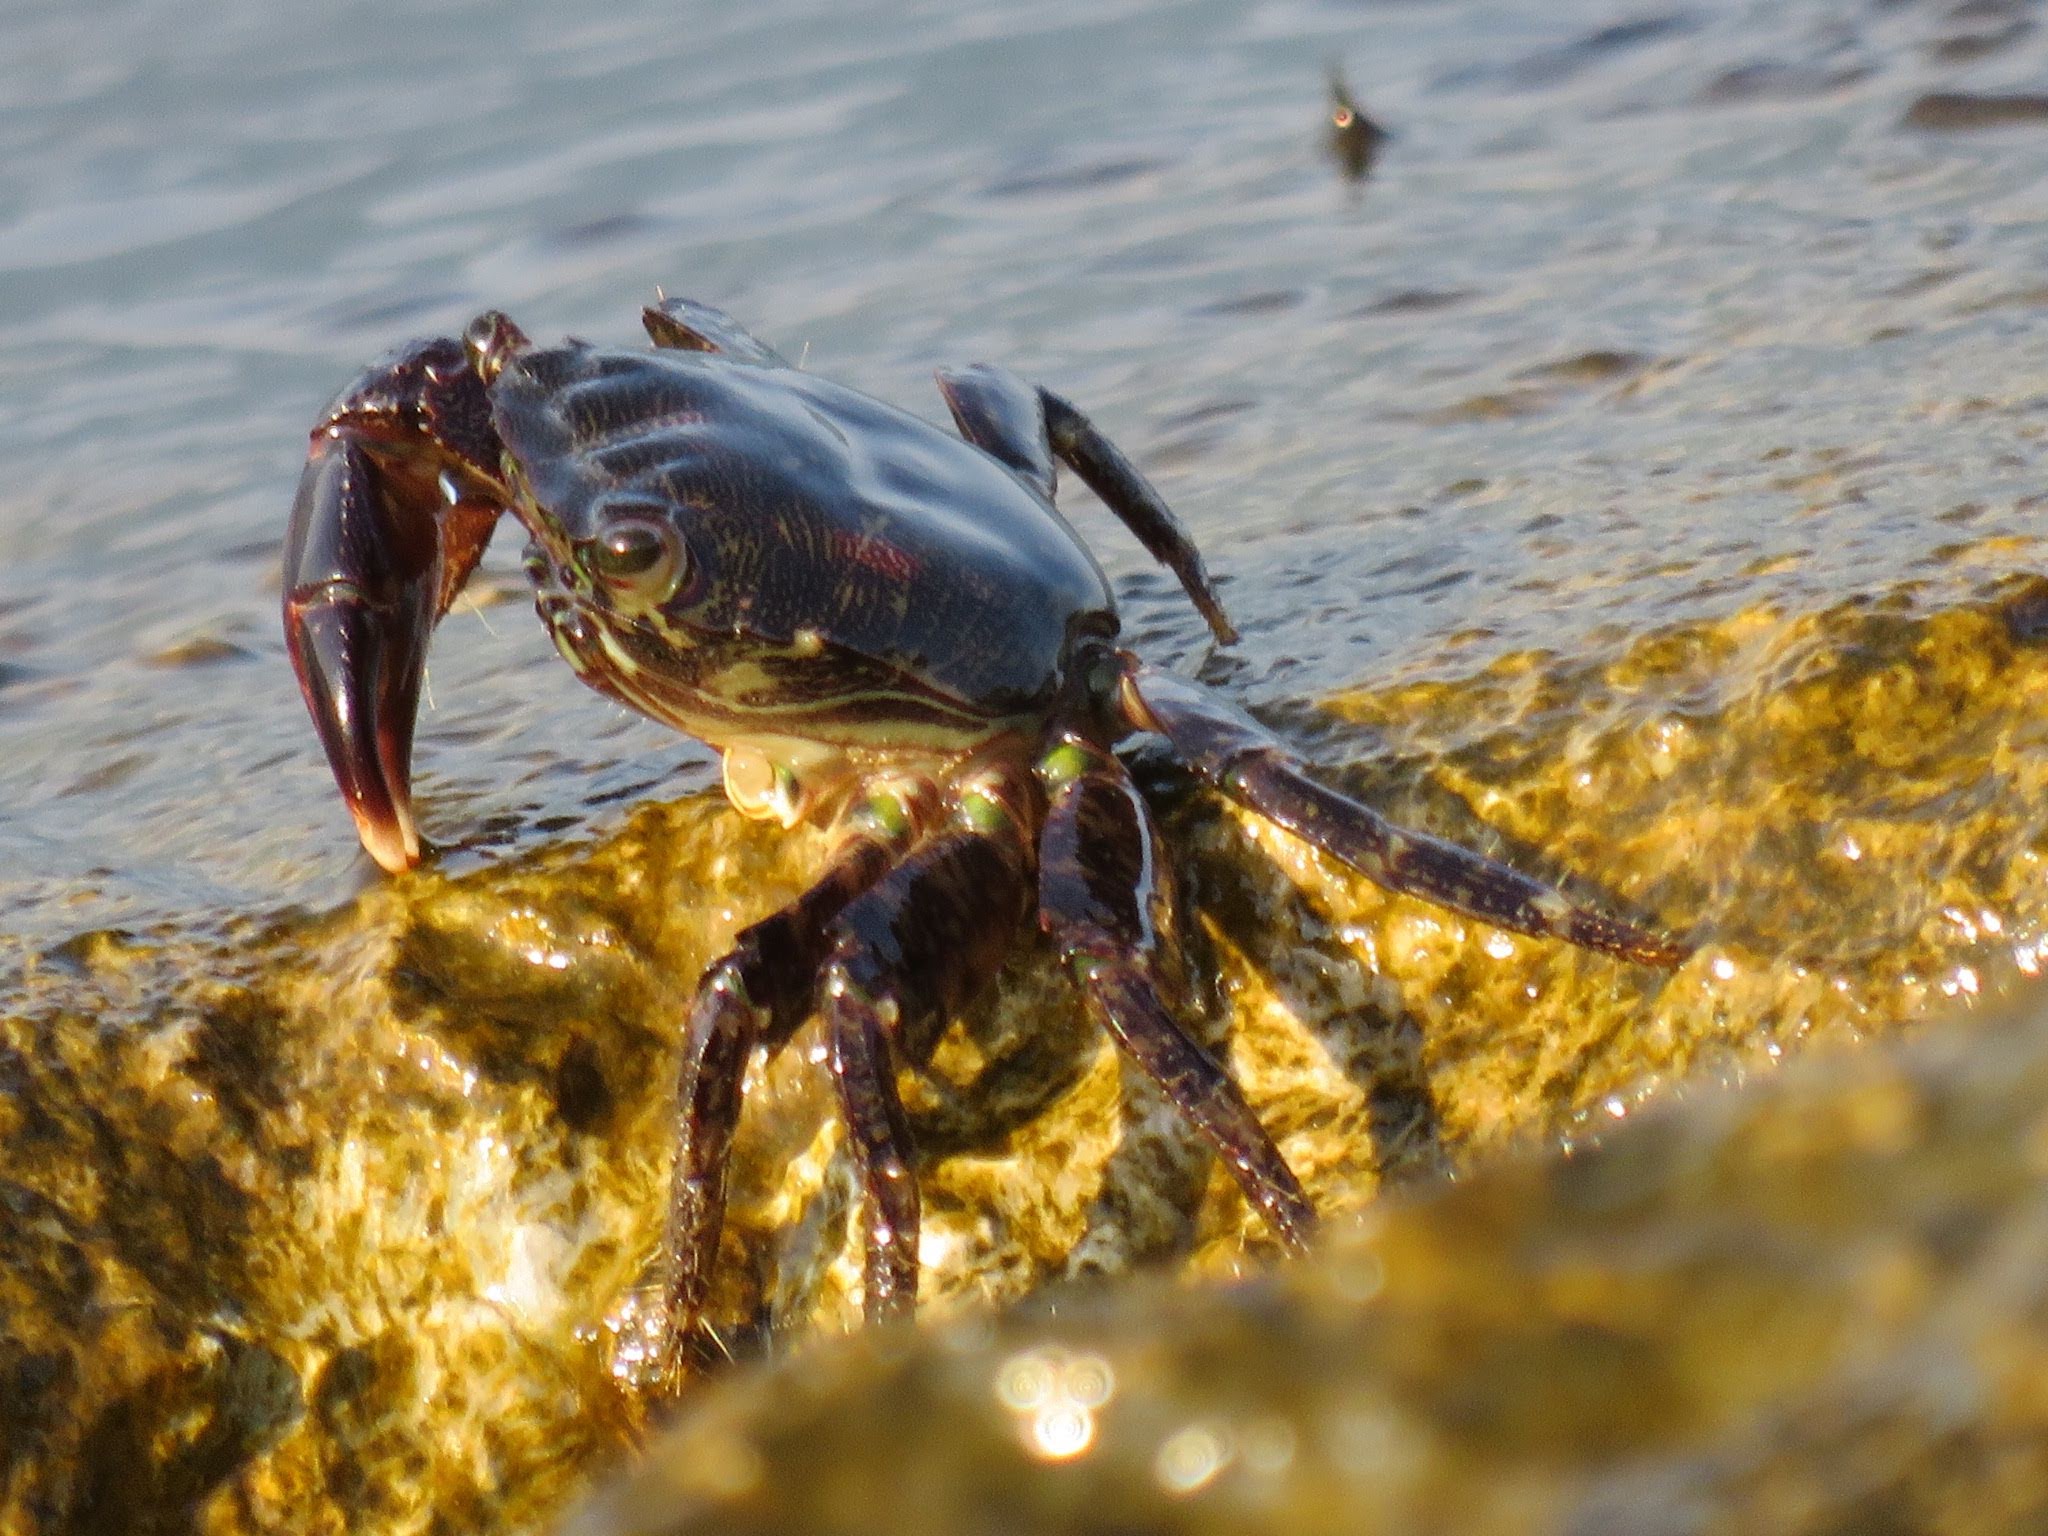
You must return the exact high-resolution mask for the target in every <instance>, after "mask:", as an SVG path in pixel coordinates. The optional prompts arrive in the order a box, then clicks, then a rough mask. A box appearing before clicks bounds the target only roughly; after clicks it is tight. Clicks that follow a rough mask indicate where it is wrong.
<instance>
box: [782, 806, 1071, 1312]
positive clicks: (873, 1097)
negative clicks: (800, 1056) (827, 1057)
mask: <svg viewBox="0 0 2048 1536" xmlns="http://www.w3.org/2000/svg"><path fill="white" fill-rule="evenodd" d="M987 803H988V802H983V804H984V805H986V804H987ZM967 814H968V818H969V822H970V824H969V825H966V826H961V827H958V828H955V829H953V830H950V831H944V832H940V833H938V834H936V835H935V836H933V837H932V838H930V839H929V840H927V841H926V842H924V843H921V844H919V845H918V846H917V847H916V848H914V849H912V850H911V852H910V855H909V857H908V858H906V859H905V860H904V861H903V862H902V863H901V864H898V865H897V866H896V867H895V868H894V869H892V870H891V871H890V872H889V873H888V874H887V875H885V876H884V877H883V878H882V879H881V880H879V881H878V882H876V884H875V885H873V886H871V887H870V888H869V889H868V890H867V891H866V892H865V893H864V894H863V895H861V896H859V897H857V898H855V899H854V900H853V901H852V902H850V903H849V904H848V905H847V908H846V910H845V911H844V912H842V913H841V914H840V917H839V920H838V921H837V922H836V923H835V924H833V932H834V936H835V943H834V946H833V950H832V956H831V958H830V959H829V960H828V961H827V962H826V964H825V970H824V977H823V982H824V985H823V988H822V992H823V1012H824V1020H825V1033H826V1038H827V1041H828V1044H829V1048H830V1051H831V1061H832V1074H833V1080H834V1083H835V1085H836V1086H837V1088H838V1092H839V1104H840V1112H841V1114H842V1115H843V1116H844V1117H845V1121H846V1130H847V1142H848V1146H849V1148H850V1150H851V1152H852V1154H853V1162H854V1168H855V1170H856V1173H857V1175H858V1177H859V1179H860V1187H861V1198H862V1223H863V1228H864V1237H865V1244H866V1252H865V1260H864V1266H863V1276H864V1281H865V1285H864V1294H863V1306H864V1310H865V1311H866V1314H867V1318H868V1321H869V1322H878V1321H881V1320H883V1319H888V1318H907V1317H909V1316H910V1315H911V1313H912V1312H913V1311H915V1310H916V1306H917V1271H918V1225H919V1219H920V1215H919V1205H918V1194H917V1181H916V1178H915V1177H914V1176H913V1173H912V1169H911V1156H912V1148H911V1142H910V1132H909V1128H908V1126H907V1124H906V1123H905V1121H904V1117H903V1105H902V1101H901V1100H900V1099H899V1098H898V1097H897V1094H896V1069H895V1065H894V1058H895V1054H896V1052H897V1051H898V1050H911V1051H914V1050H915V1048H916V1047H917V1046H919V1045H920V1044H921V1043H922V1041H923V1040H924V1039H926V1038H928V1033H927V1032H928V1031H929V1030H930V1029H931V1028H932V1026H933V1025H935V1024H936V1023H938V1022H940V1021H942V1020H944V1019H945V1018H946V1017H947V1016H949V1015H950V1014H951V1013H953V1011H954V1010H955V1009H957V1008H958V1007H959V1006H960V1005H961V1004H963V1003H964V1002H966V1001H967V1000H968V998H969V997H970V996H971V995H972V993H973V992H974V991H975V990H976V989H977V988H978V987H979V985H980V984H981V983H982V982H984V981H986V980H987V979H988V978H989V977H990V976H991V975H992V974H993V973H994V971H995V969H996V967H997V965H998V963H999V962H1000V961H1001V958H1002V954H1003V951H1004V950H1005V949H1006V948H1007V947H1008V946H1009V943H1010V939H1011V937H1012V935H1013V934H1014V932H1015V930H1016V926H1017V923H1018V921H1019V919H1020V918H1021V917H1022V916H1023V914H1024V910H1025V905H1026V902H1027V900H1028V897H1029V889H1028V887H1029V878H1030V871H1029V868H1028V865H1027V863H1026V859H1025V855H1024V852H1023V849H1022V845H1021V842H1020V841H1019V839H1018V838H1017V837H1016V836H1015V835H1014V828H1011V827H989V826H982V825H975V824H973V823H974V822H975V821H978V820H979V819H980V812H978V810H977V808H976V807H975V805H974V803H973V802H972V801H970V803H969V808H968V813H967ZM994 815H996V816H1000V817H1004V818H1007V816H1008V813H1007V812H1006V811H1002V810H1001V809H1000V808H996V809H995V811H994Z"/></svg>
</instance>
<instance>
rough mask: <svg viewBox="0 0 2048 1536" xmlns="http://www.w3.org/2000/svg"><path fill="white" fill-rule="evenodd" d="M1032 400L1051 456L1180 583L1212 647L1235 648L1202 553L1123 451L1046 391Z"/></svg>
mask: <svg viewBox="0 0 2048 1536" xmlns="http://www.w3.org/2000/svg"><path fill="white" fill-rule="evenodd" d="M1038 398H1039V402H1040V404H1041V406H1042V408H1043V409H1044V411H1045V431H1046V436H1047V438H1048V439H1049V440H1050V441H1051V443H1052V451H1053V452H1054V453H1056V454H1058V455H1059V456H1060V458H1061V459H1063V460H1064V461H1065V462H1066V463H1067V464H1069V465H1071V466H1072V467H1073V470H1074V473H1075V474H1077V475H1079V476H1080V477H1081V478H1082V479H1083V480H1084V481H1086V482H1087V484H1088V489H1090V490H1091V491H1093V492H1094V493H1095V494H1096V495H1098V496H1100V497H1101V498H1102V501H1103V505H1105V506H1107V507H1108V508H1109V510H1110V511H1112V512H1114V513H1115V514H1116V515H1117V518H1118V519H1119V520H1120V521H1121V522H1122V523H1123V525H1124V526H1125V527H1126V528H1128V529H1130V530H1131V532H1132V533H1133V534H1135V535H1136V536H1137V540H1138V542H1139V543H1140V544H1143V545H1144V546H1145V548H1146V550H1147V551H1148V552H1150V554H1151V556H1152V558H1153V559H1154V560H1157V561H1158V562H1159V563H1160V564H1161V565H1163V566H1165V567H1167V569H1169V570H1171V571H1172V572H1173V574H1174V575H1176V576H1178V577H1179V578H1180V584H1181V586H1182V587H1183V588H1184V589H1185V590H1186V592H1187V594H1188V597H1189V599H1190V600H1191V601H1192V602H1193V603H1194V605H1195V606H1196V607H1197V608H1199V609H1200V610H1201V611H1202V617H1203V618H1205V619H1207V620H1208V621H1209V628H1210V630H1211V632H1213V633H1214V634H1215V636H1216V639H1217V642H1218V643H1219V644H1222V645H1232V644H1235V643H1236V640H1237V630H1236V628H1235V626H1233V625H1232V624H1231V622H1230V619H1229V617H1228V616H1227V615H1225V613H1224V612H1223V601H1222V599H1221V598H1219V597H1217V595H1216V588H1215V586H1214V584H1213V583H1212V582H1211V581H1210V580H1209V570H1208V567H1207V566H1205V565H1204V564H1203V563H1202V552H1201V551H1200V550H1198V549H1197V548H1195V541H1194V540H1193V539H1191V538H1190V537H1188V531H1187V529H1186V528H1184V527H1182V526H1181V521H1180V519H1179V518H1177V517H1175V516H1174V515H1173V509H1172V508H1171V507H1169V506H1167V504H1166V501H1165V499H1164V498H1163V497H1161V496H1160V494H1159V493H1158V492H1157V491H1155V490H1154V489H1153V488H1152V483H1151V482H1150V481H1149V480H1147V479H1146V478H1145V477H1144V476H1143V475H1141V474H1139V473H1138V467H1137V466H1136V465H1135V464H1133V463H1132V462H1131V461H1130V460H1129V459H1127V458H1125V457H1124V454H1123V450H1122V449H1120V448H1118V447H1117V445H1116V444H1115V443H1112V442H1111V441H1110V440H1109V439H1108V438H1106V437H1104V436H1103V435H1102V433H1101V432H1100V431H1098V430H1097V429H1096V426H1095V423H1094V422H1092V421H1090V420H1089V419H1088V418H1087V417H1086V416H1083V415H1082V414H1081V413H1080V412H1079V411H1077V410H1076V409H1074V407H1073V406H1071V405H1069V404H1068V403H1067V402H1066V401H1065V400H1062V399H1061V398H1060V397H1059V396H1058V395H1056V394H1054V393H1053V392H1052V391H1051V390H1049V389H1040V390H1039V391H1038Z"/></svg>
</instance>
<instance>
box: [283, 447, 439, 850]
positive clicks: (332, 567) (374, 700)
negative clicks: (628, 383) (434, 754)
mask: <svg viewBox="0 0 2048 1536" xmlns="http://www.w3.org/2000/svg"><path fill="white" fill-rule="evenodd" d="M440 564H441V561H440V552H439V550H438V548H437V547H436V540H435V538H434V529H433V523H432V520H431V517H427V518H418V517H408V516H406V515H404V514H403V512H402V511H401V510H399V509H396V508H394V507H393V506H392V505H391V498H390V496H389V495H388V488H387V487H386V486H385V485H384V483H383V476H382V474H381V472H380V471H379V469H378V467H377V463H376V461H375V460H374V459H373V458H372V457H371V456H370V454H369V453H368V452H367V451H366V450H365V449H364V447H363V446H362V445H361V444H360V443H358V442H356V441H355V440H354V439H353V438H352V437H351V436H349V435H347V434H336V435H332V436H328V437H324V438H321V439H319V440H316V441H315V443H314V446H313V451H312V453H311V455H310V456H309V457H308V459H307V461H306V470H305V473H304V474H303V475H302V476H300V478H299V495H298V500H297V501H296V502H295V503H294V504H293V506H292V518H291V526H290V531H289V532H288V534H287V535H286V538H285V557H284V570H285V589H284V632H285V642H286V644H287V645H288V646H289V648H290V650H291V657H292V666H293V668H294V669H295V670H296V671H297V672H298V674H299V691H300V692H301V693H302V694H304V695H305V699H306V708H307V710H308V712H310V713H311V715H312V716H313V725H314V727H315V729H316V730H317V731H318V732H319V734H320V744H321V745H322V746H324V747H325V748H326V749H327V761H328V763H329V764H330V765H331V766H332V767H333V769H334V779H335V782H336V783H337V784H338V785H340V787H341V794H342V798H343V799H344V800H345V801H347V802H348V808H349V813H350V814H351V815H352V816H354V817H355V822H356V831H357V833H358V834H359V835H360V836H361V838H362V840H363V847H364V848H365V849H367V850H368V851H369V854H370V857H371V858H373V859H375V860H376V861H377V862H378V863H379V864H381V865H383V866H384V868H386V869H388V870H390V871H392V872H393V873H394V874H395V873H397V872H398V871H400V870H403V869H407V868H409V867H411V866H412V865H413V864H416V863H418V862H419V857H420V834H419V827H418V825H417V824H416V823H415V822H414V820H413V814H412V785H411V772H412V770H411V763H412V730H413V718H414V716H415V714H416V713H417V712H418V707H419V696H420V679H421V677H422V676H423V675H424V673H425V671H426V657H427V634H428V632H429V631H430V630H431V629H432V628H433V622H434V601H435V596H436V594H437V591H438V588H439V582H440Z"/></svg>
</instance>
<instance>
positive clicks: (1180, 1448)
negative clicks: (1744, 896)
mask: <svg viewBox="0 0 2048 1536" xmlns="http://www.w3.org/2000/svg"><path fill="white" fill-rule="evenodd" d="M2044 1175H2048V1018H2044V1017H2043V1016H2042V1014H2041V1013H2040V1011H2039V1005H2038V1002H2036V1003H2034V1004H2033V1005H2032V1011H2030V1012H2029V1013H2028V1014H2026V1015H2025V1016H2024V1017H2022V1018H2021V1019H2018V1020H2015V1021H2010V1022H2008V1023H2006V1024H2005V1025H2004V1026H2003V1027H1998V1028H1988V1029H1987V1028H1978V1027H1958V1028H1957V1029H1956V1030H1955V1031H1954V1032H1953V1033H1952V1034H1950V1035H1949V1036H1948V1037H1947V1038H1945V1039H1944V1040H1943V1041H1942V1042H1941V1043H1940V1048H1939V1049H1928V1048H1925V1047H1923V1048H1920V1049H1914V1050H1905V1051H1899V1050H1893V1049H1885V1050H1881V1051H1877V1052H1873V1053H1869V1054H1865V1055H1863V1056H1860V1057H1851V1056H1842V1055H1834V1056H1831V1057H1829V1058H1828V1059H1826V1060H1825V1061H1820V1062H1808V1063H1803V1064H1802V1066H1801V1069H1798V1070H1795V1071H1792V1072H1788V1073H1787V1074H1785V1076H1784V1077H1783V1078H1782V1079H1780V1080H1779V1081H1777V1082H1774V1083H1770V1084H1768V1085H1757V1086H1756V1088H1755V1089H1753V1090H1752V1091H1750V1092H1748V1093H1746V1094H1741V1095H1720V1096H1705V1097H1695V1098H1693V1099H1691V1100H1690V1101H1689V1102H1687V1103H1686V1104H1684V1105H1683V1106H1682V1108H1681V1109H1680V1110H1679V1112H1677V1113H1668V1112H1667V1113H1658V1114H1656V1115H1653V1116H1649V1117H1646V1118H1645V1120H1644V1121H1643V1122H1642V1123H1638V1124H1635V1125H1631V1126H1629V1127H1627V1128H1626V1129H1625V1130H1623V1131H1620V1132H1617V1133H1616V1134H1615V1135H1614V1137H1613V1138H1612V1140H1611V1141H1610V1142H1609V1143H1607V1144H1606V1145H1602V1146H1599V1147H1594V1148H1588V1149H1585V1150H1582V1151H1581V1152H1580V1153H1579V1154H1578V1155H1577V1156H1574V1157H1569V1158H1567V1157H1562V1156H1556V1155H1550V1156H1541V1157H1539V1156H1524V1157H1518V1158H1509V1159H1503V1160H1500V1161H1496V1162H1494V1163H1492V1164H1490V1165H1488V1166H1486V1167H1484V1168H1483V1169H1481V1170H1479V1171H1478V1172H1477V1173H1476V1174H1475V1175H1474V1177H1473V1178H1472V1179H1471V1180H1469V1181H1468V1182H1462V1183H1460V1184H1458V1185H1456V1186H1452V1187H1449V1188H1446V1189H1442V1190H1440V1191H1438V1192H1437V1193H1435V1194H1434V1195H1433V1196H1432V1197H1431V1198H1428V1199H1426V1200H1424V1201H1422V1202H1420V1203H1417V1204H1413V1205H1407V1206H1402V1205H1399V1204H1398V1203H1397V1204H1393V1205H1390V1206H1388V1207H1383V1208H1382V1210H1381V1211H1380V1212H1379V1213H1377V1214H1375V1216H1373V1217H1372V1218H1370V1219H1369V1220H1367V1221H1366V1222H1365V1223H1363V1224H1362V1225H1360V1226H1359V1227H1356V1228H1351V1229H1347V1230H1344V1231H1341V1232H1339V1233H1337V1234H1333V1240H1332V1241H1331V1243H1330V1244H1329V1245H1328V1246H1327V1248H1326V1250H1325V1251H1324V1252H1322V1253H1320V1254H1318V1255H1317V1256H1316V1257H1315V1258H1313V1259H1311V1260H1310V1261H1308V1262H1306V1263H1302V1264H1295V1265H1288V1266H1285V1267H1284V1268H1281V1269H1278V1270H1275V1271H1273V1272H1271V1273H1269V1274H1267V1275H1264V1276H1262V1277H1260V1278H1258V1279H1256V1280H1253V1281H1249V1282H1246V1283H1244V1284H1241V1285H1238V1286H1235V1287H1223V1288H1199V1289H1189V1288H1185V1287H1172V1286H1168V1285H1164V1284H1161V1283H1159V1282H1157V1281H1147V1282H1143V1283H1139V1284H1136V1285H1132V1286H1126V1287H1123V1288H1120V1289H1112V1288H1102V1289H1092V1290H1089V1291H1086V1292H1082V1293H1078V1294H1077V1293H1071V1292H1070V1293H1068V1294H1067V1295H1065V1296H1064V1297H1062V1298H1061V1301H1060V1304H1059V1306H1058V1308H1057V1309H1056V1310H1052V1309H1047V1308H1042V1307H1034V1308H1030V1309H1027V1310H1025V1311H1023V1312H1021V1313H1017V1314H1013V1315H1011V1316H1009V1317H1007V1318H1005V1319H1003V1320H1002V1321H1000V1322H998V1323H995V1324H992V1325H991V1324H988V1323H985V1322H976V1323H967V1324H960V1323H956V1324H954V1325H953V1326H951V1327H946V1328H940V1329H935V1330H930V1331H927V1332H925V1333H922V1334H920V1335H915V1336H910V1335H906V1336H904V1337H901V1338H880V1339H878V1338H869V1339H866V1340H863V1341H860V1342H859V1343H858V1344H851V1345H849V1344H841V1345H839V1346H836V1347H830V1348H821V1349H818V1350H816V1351H814V1352H811V1353H808V1354H805V1355H803V1356H800V1357H799V1358H797V1359H794V1360H789V1361H785V1362H781V1363H779V1364H778V1365H777V1366H776V1367H775V1368H774V1369H772V1370H769V1371H764V1372H761V1373H758V1374H756V1375H754V1376H752V1377H749V1378H744V1379H740V1378H735V1379H732V1380H729V1381H727V1382H725V1383H723V1384H721V1385H719V1386H717V1387H714V1388H713V1389H711V1390H710V1391H709V1392H707V1393H706V1394H705V1395H704V1396H703V1397H702V1398H701V1399H700V1400H699V1401H698V1402H696V1403H695V1404H694V1405H693V1406H692V1407H691V1409H690V1410H689V1411H688V1412H687V1413H686V1414H685V1416H684V1418H683V1421H682V1423H681V1424H679V1425H678V1426H677V1427H676V1428H675V1429H674V1430H673V1431H672V1432H671V1433H669V1434H667V1435H665V1436H663V1437H662V1438H660V1439H658V1440H656V1441H655V1442H654V1444H653V1445H652V1447H651V1448H650V1449H649V1451H648V1453H647V1456H646V1458H645V1461H644V1463H643V1465H641V1466H640V1467H639V1468H638V1469H637V1470H636V1472H635V1473H634V1475H633V1476H632V1477H631V1478H630V1479H628V1480H626V1481H625V1482H624V1483H623V1484H622V1485H621V1486H619V1487H617V1488H615V1489H612V1490H609V1491H607V1492H606V1493H605V1494H603V1495H602V1496H600V1497H599V1498H597V1499H596V1500H594V1501H593V1503H592V1504H591V1505H590V1506H589V1507H588V1508H586V1509H585V1510H584V1511H582V1512H581V1513H580V1514H579V1515H578V1516H577V1517H576V1518H575V1519H573V1520H572V1521H570V1522H569V1524H568V1526H567V1527H566V1529H567V1530H568V1531H569V1532H571V1533H573V1536H681V1533H683V1532H693V1531H722V1532H731V1533H742V1532H755V1531H761V1532H767V1531H774V1532H778V1533H785V1536H803V1533H828V1532H834V1533H847V1536H851V1533H855V1532H868V1531H878V1530H887V1531H892V1532H898V1533H901V1536H947V1533H958V1532H970V1531H1004V1532H1012V1533H1027V1532H1059V1533H1063V1536H1064V1533H1076V1532H1081V1533H1085V1532H1112V1531H1116V1532H1123V1531H1147V1532H1189V1533H1198V1532H1212V1533H1223V1532H1252V1531H1288V1532H1299V1533H1303V1536H1316V1533H1322V1532H1328V1533H1331V1536H1338V1533H1345V1536H1365V1533H1371V1532H1381V1531H1402V1532H1421V1531H1447V1532H1448V1531H1457V1532H1464V1533H1471V1536H1491V1533H1499V1536H1544V1533H1553V1532H1555V1533H1583V1536H1593V1533H1617V1536H1619V1533H1623V1532H1626V1533H1630V1536H1678V1533H1705V1532H1730V1533H1733V1532H1743V1531H1770V1532H1773V1533H1776V1536H1799V1533H1822V1532H1829V1533H1834V1532H1847V1531H1858V1532H1862V1531H1886V1532H1912V1531H1956V1532H1962V1531H1971V1532H1991V1531H2006V1532H2022V1531H2035V1530H2040V1529H2042V1528H2043V1526H2044V1525H2048V1392H2044V1390H2043V1387H2042V1383H2043V1381H2044V1379H2048V1376H2044V1372H2048V1178H2044Z"/></svg>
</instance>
